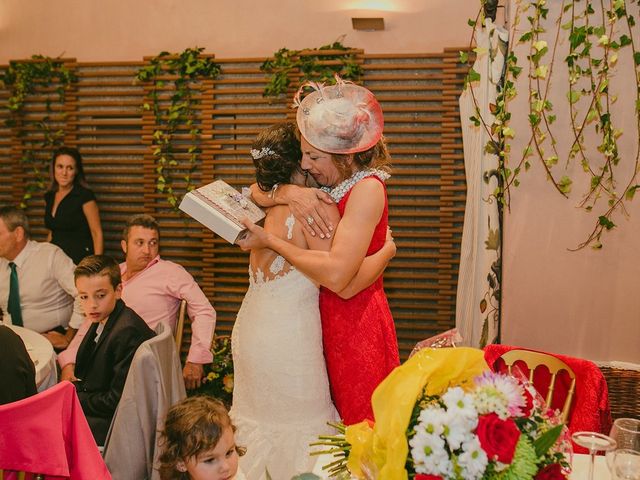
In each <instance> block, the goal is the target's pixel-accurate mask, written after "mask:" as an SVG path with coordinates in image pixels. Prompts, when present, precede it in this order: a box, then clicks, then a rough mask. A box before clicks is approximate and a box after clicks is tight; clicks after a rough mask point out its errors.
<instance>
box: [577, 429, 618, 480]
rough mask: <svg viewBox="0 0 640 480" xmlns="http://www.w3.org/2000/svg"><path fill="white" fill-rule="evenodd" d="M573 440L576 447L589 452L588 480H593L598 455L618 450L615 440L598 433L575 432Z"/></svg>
mask: <svg viewBox="0 0 640 480" xmlns="http://www.w3.org/2000/svg"><path fill="white" fill-rule="evenodd" d="M571 440H573V443H575V444H576V445H580V446H581V447H584V448H586V449H587V450H589V455H590V457H591V458H590V459H589V475H588V476H587V478H588V480H593V469H594V466H595V462H596V453H598V452H609V451H611V450H613V449H614V448H616V442H615V440H614V439H613V438H611V437H609V436H607V435H603V434H601V433H596V432H575V433H574V434H573V435H571Z"/></svg>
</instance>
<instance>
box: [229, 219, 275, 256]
mask: <svg viewBox="0 0 640 480" xmlns="http://www.w3.org/2000/svg"><path fill="white" fill-rule="evenodd" d="M242 223H243V224H244V226H245V227H247V230H248V231H247V232H246V234H245V236H244V237H243V238H242V239H241V240H238V241H237V245H238V246H239V247H240V248H241V249H242V250H244V251H245V252H246V251H247V250H253V249H254V248H266V247H267V246H268V245H267V242H268V239H269V234H268V233H267V232H265V231H264V228H262V227H260V226H259V225H256V224H255V223H253V222H252V221H251V220H249V219H248V218H244V219H243V220H242Z"/></svg>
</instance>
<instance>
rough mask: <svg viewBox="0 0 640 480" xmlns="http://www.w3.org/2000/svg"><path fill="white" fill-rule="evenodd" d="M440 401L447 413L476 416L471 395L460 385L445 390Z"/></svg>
mask: <svg viewBox="0 0 640 480" xmlns="http://www.w3.org/2000/svg"><path fill="white" fill-rule="evenodd" d="M442 401H443V402H444V404H445V405H446V407H447V411H448V412H449V413H453V414H455V415H462V416H464V417H477V413H476V409H475V408H474V407H473V397H472V396H471V395H469V394H468V393H466V392H465V391H464V390H463V389H462V388H460V387H454V388H450V389H449V390H447V391H446V392H445V394H444V395H442Z"/></svg>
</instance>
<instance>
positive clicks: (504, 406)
mask: <svg viewBox="0 0 640 480" xmlns="http://www.w3.org/2000/svg"><path fill="white" fill-rule="evenodd" d="M372 405H373V410H374V414H375V419H376V422H375V424H374V425H371V424H370V423H369V422H362V423H359V424H356V425H351V426H348V427H347V428H346V431H345V437H344V440H345V441H346V443H347V444H348V447H347V450H348V458H347V461H346V465H344V466H345V467H346V468H347V469H348V471H349V472H350V474H351V475H352V477H355V478H358V479H377V480H407V479H411V480H436V479H442V480H446V479H447V480H448V479H456V480H463V479H464V480H467V479H469V480H475V479H501V480H511V479H513V480H526V479H536V480H541V479H546V480H549V479H562V478H566V474H567V473H568V472H569V470H570V469H569V465H570V458H569V457H570V455H571V443H570V440H569V438H568V435H567V434H566V429H565V428H564V426H563V425H562V423H561V422H560V420H559V414H558V412H551V411H549V410H548V409H547V408H546V406H545V403H544V401H543V400H542V398H541V397H540V396H539V395H538V394H537V392H536V391H535V389H534V388H533V386H532V385H531V384H529V383H528V382H527V381H526V379H523V380H522V381H521V380H518V379H516V378H514V377H510V376H507V375H504V374H498V373H493V372H490V371H489V369H488V367H487V365H486V363H485V362H484V358H483V352H482V351H480V350H476V349H471V348H455V349H454V348H443V349H422V350H420V351H419V352H417V353H416V354H415V355H414V356H413V357H411V358H410V359H409V360H408V361H407V362H406V363H405V364H403V365H402V366H400V367H398V368H396V369H395V370H394V371H393V372H392V373H391V374H390V375H389V376H388V377H387V378H386V379H385V380H384V381H383V382H382V383H381V384H380V385H379V386H378V388H377V389H376V391H375V392H374V394H373V397H372ZM334 453H335V452H334Z"/></svg>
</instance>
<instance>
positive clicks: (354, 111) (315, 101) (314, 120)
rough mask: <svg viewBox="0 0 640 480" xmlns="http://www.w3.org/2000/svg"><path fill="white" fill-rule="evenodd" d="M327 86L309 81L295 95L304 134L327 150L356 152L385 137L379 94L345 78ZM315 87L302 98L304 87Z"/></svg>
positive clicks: (300, 127) (298, 116) (295, 103)
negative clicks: (377, 97) (376, 95)
mask: <svg viewBox="0 0 640 480" xmlns="http://www.w3.org/2000/svg"><path fill="white" fill-rule="evenodd" d="M335 78H336V84H335V85H330V86H325V85H324V84H320V83H317V82H307V83H305V84H304V85H302V87H300V89H299V90H298V92H297V93H296V95H295V98H294V107H298V112H297V114H296V120H297V122H298V128H299V129H300V133H301V134H302V136H303V137H304V138H305V139H306V140H307V142H309V143H310V144H311V145H312V146H314V147H315V148H317V149H319V150H322V151H323V152H327V153H338V154H346V153H356V152H363V151H365V150H368V149H370V148H371V147H373V146H374V145H375V144H376V143H378V140H380V138H381V137H382V130H383V128H384V118H383V115H382V108H381V107H380V104H379V103H378V101H377V100H376V97H375V96H374V95H373V93H371V92H370V91H369V90H367V89H366V88H364V87H361V86H359V85H355V84H354V83H352V82H349V81H345V80H342V79H341V78H340V77H338V76H337V75H336V77H335ZM305 87H311V88H312V89H313V91H312V92H311V93H309V94H308V95H307V96H306V97H304V99H302V100H301V96H302V93H303V89H304V88H305Z"/></svg>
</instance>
